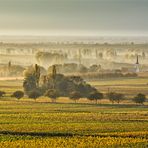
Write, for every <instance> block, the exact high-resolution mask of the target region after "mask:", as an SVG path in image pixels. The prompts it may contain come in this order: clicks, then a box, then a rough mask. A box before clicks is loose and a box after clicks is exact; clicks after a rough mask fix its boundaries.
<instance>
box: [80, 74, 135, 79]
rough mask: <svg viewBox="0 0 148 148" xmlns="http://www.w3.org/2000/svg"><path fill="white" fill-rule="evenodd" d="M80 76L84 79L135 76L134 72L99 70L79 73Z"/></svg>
mask: <svg viewBox="0 0 148 148" xmlns="http://www.w3.org/2000/svg"><path fill="white" fill-rule="evenodd" d="M79 75H80V76H81V77H83V78H84V79H86V80H90V79H91V80H93V79H94V80H96V79H109V78H127V77H128V78H129V77H137V74H136V73H125V74H124V73H121V72H109V73H106V72H102V73H101V72H99V73H97V72H96V73H84V74H79Z"/></svg>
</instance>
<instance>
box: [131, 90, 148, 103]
mask: <svg viewBox="0 0 148 148" xmlns="http://www.w3.org/2000/svg"><path fill="white" fill-rule="evenodd" d="M133 101H134V102H135V103H139V104H143V103H144V102H145V101H146V96H145V95H144V94H141V93H139V94H138V95H137V96H135V97H134V98H133Z"/></svg>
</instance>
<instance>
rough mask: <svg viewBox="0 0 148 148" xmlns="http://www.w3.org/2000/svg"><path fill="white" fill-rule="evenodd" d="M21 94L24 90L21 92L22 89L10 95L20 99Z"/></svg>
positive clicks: (22, 94)
mask: <svg viewBox="0 0 148 148" xmlns="http://www.w3.org/2000/svg"><path fill="white" fill-rule="evenodd" d="M23 96H24V92H23V91H15V92H14V93H13V94H12V97H15V98H17V99H21V98H22V97H23Z"/></svg>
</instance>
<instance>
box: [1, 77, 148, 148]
mask: <svg viewBox="0 0 148 148" xmlns="http://www.w3.org/2000/svg"><path fill="white" fill-rule="evenodd" d="M89 83H90V84H92V85H95V86H96V87H97V88H98V89H99V88H100V89H101V91H103V92H107V91H108V87H110V89H112V87H115V88H116V89H115V90H116V91H117V89H118V90H122V88H125V92H126V93H127V94H129V95H134V94H136V93H138V92H139V91H142V90H143V88H144V87H145V90H143V91H145V92H148V88H147V79H146V78H139V79H126V80H119V79H118V80H108V81H107V80H106V81H103V80H101V81H98V82H89ZM21 84H22V81H20V80H16V81H14V80H12V81H0V89H1V90H4V91H7V92H8V94H7V96H6V98H3V99H1V101H0V147H2V148H16V147H17V148H18V147H20V148H21V147H22V148H42V147H43V148H47V147H49V148H50V147H51V148H54V147H60V148H66V147H67V148H76V147H80V148H83V147H85V148H89V147H94V148H97V147H103V148H104V147H124V148H125V147H138V148H145V147H148V105H147V103H145V105H136V104H134V103H132V102H130V100H128V103H126V101H125V102H124V103H122V104H111V103H109V102H108V103H106V101H102V102H100V104H98V105H96V104H93V103H92V102H90V101H87V100H86V99H81V100H80V101H79V102H78V103H76V104H75V103H73V102H72V101H71V100H69V99H68V98H60V99H59V100H58V101H57V103H51V101H50V99H48V98H43V97H41V98H39V99H38V100H37V101H34V100H30V99H27V98H23V99H21V100H19V101H18V100H16V99H13V98H9V95H10V94H11V93H12V92H13V91H15V90H21V89H22V87H21ZM129 88H131V89H132V91H130V90H129ZM128 90H129V91H128Z"/></svg>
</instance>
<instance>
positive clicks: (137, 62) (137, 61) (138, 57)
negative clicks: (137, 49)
mask: <svg viewBox="0 0 148 148" xmlns="http://www.w3.org/2000/svg"><path fill="white" fill-rule="evenodd" d="M136 64H139V57H138V55H137V62H136Z"/></svg>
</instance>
